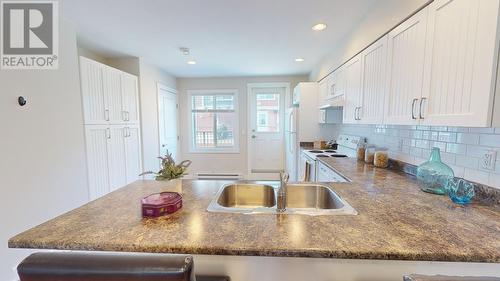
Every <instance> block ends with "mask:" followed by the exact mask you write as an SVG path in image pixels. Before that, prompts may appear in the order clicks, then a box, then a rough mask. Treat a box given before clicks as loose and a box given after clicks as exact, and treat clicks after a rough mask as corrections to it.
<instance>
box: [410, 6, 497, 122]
mask: <svg viewBox="0 0 500 281" xmlns="http://www.w3.org/2000/svg"><path fill="white" fill-rule="evenodd" d="M428 9H429V23H428V29H427V39H426V43H427V47H426V60H425V71H424V91H423V98H422V100H421V101H422V112H421V114H422V116H421V120H422V121H421V123H422V124H425V125H447V126H470V127H473V126H477V127H485V126H486V127H487V126H490V125H491V117H492V110H493V98H494V85H495V78H496V66H497V64H496V63H497V59H496V58H497V52H498V50H497V48H498V36H497V26H498V10H499V1H498V0H474V1H471V0H435V1H434V2H432V3H431V4H430V5H429V7H428ZM419 106H420V105H419Z"/></svg>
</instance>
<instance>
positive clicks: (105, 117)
mask: <svg viewBox="0 0 500 281" xmlns="http://www.w3.org/2000/svg"><path fill="white" fill-rule="evenodd" d="M104 119H105V120H106V121H109V109H104Z"/></svg>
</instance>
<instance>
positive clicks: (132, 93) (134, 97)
mask: <svg viewBox="0 0 500 281" xmlns="http://www.w3.org/2000/svg"><path fill="white" fill-rule="evenodd" d="M121 88H122V99H123V115H122V118H123V120H124V121H125V122H130V123H134V124H137V123H139V90H138V85H137V77H136V76H134V75H131V74H128V73H125V72H122V73H121Z"/></svg>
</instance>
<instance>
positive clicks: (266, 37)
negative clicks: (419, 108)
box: [61, 0, 380, 77]
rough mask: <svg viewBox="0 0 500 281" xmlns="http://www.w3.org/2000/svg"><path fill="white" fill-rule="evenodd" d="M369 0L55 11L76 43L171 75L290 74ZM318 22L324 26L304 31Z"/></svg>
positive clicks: (324, 50) (94, 0) (110, 2)
mask: <svg viewBox="0 0 500 281" xmlns="http://www.w3.org/2000/svg"><path fill="white" fill-rule="evenodd" d="M376 1H380V0H175V1H174V0H64V1H61V2H62V5H61V6H62V11H61V13H62V16H63V17H64V18H66V19H67V20H69V21H71V22H73V23H74V24H75V25H76V27H77V32H78V39H79V42H80V44H81V45H82V46H84V47H86V48H90V49H91V50H94V51H97V52H99V53H102V54H103V55H105V56H110V57H120V56H134V57H141V58H144V59H145V60H146V61H148V62H151V63H153V64H156V65H158V66H160V67H161V68H163V69H164V70H165V71H167V72H169V73H171V74H172V75H174V76H177V77H215V76H264V75H292V74H307V73H309V72H310V71H311V70H312V69H313V67H314V66H315V65H316V64H317V63H318V62H319V61H320V60H321V58H323V57H324V56H325V55H326V54H328V53H329V52H330V51H331V50H333V49H334V48H335V43H336V42H338V41H339V40H341V39H342V38H343V37H344V36H345V35H346V34H347V33H349V32H350V31H351V30H352V29H353V28H354V27H356V25H357V24H358V23H359V21H360V20H361V19H362V18H363V17H364V15H366V14H367V13H368V12H369V10H370V9H371V8H372V6H373V5H374V4H375V2H376ZM318 22H325V23H327V24H328V28H327V30H325V31H323V32H314V31H312V30H311V26H312V25H313V24H315V23H318ZM182 46H186V47H189V48H190V50H191V56H192V58H193V59H195V60H196V61H197V64H196V65H187V64H186V61H187V58H186V57H184V56H183V55H182V54H181V53H180V51H179V47H182ZM296 57H303V58H305V62H303V63H296V62H295V61H294V59H295V58H296Z"/></svg>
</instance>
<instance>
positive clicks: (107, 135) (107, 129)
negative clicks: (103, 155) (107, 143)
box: [106, 128, 111, 139]
mask: <svg viewBox="0 0 500 281" xmlns="http://www.w3.org/2000/svg"><path fill="white" fill-rule="evenodd" d="M106 138H107V139H110V138H111V130H110V129H109V128H106Z"/></svg>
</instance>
